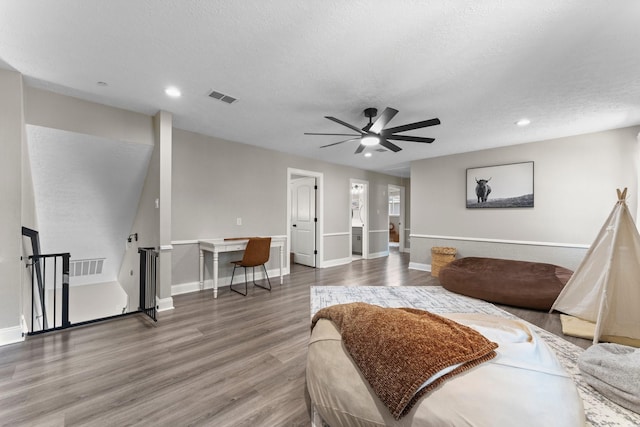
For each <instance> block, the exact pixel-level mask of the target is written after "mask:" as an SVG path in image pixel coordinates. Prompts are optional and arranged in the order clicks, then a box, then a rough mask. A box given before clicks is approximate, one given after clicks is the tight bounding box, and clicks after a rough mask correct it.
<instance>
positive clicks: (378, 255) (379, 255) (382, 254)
mask: <svg viewBox="0 0 640 427" xmlns="http://www.w3.org/2000/svg"><path fill="white" fill-rule="evenodd" d="M386 256H389V250H388V249H387V250H386V251H382V252H375V253H372V254H369V258H367V259H374V258H383V257H386Z"/></svg>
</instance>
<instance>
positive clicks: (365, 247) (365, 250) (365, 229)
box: [348, 178, 371, 262]
mask: <svg viewBox="0 0 640 427" xmlns="http://www.w3.org/2000/svg"><path fill="white" fill-rule="evenodd" d="M353 184H359V185H362V186H363V191H362V194H363V196H364V197H363V204H364V208H365V213H366V218H364V225H363V226H362V259H369V218H370V217H371V214H370V212H369V181H365V180H362V179H357V178H351V179H350V180H349V216H348V218H349V261H350V262H353V253H352V248H353V231H352V226H351V188H352V187H353Z"/></svg>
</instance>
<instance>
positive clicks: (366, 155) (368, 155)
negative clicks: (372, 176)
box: [364, 153, 373, 157]
mask: <svg viewBox="0 0 640 427" xmlns="http://www.w3.org/2000/svg"><path fill="white" fill-rule="evenodd" d="M364 156H365V157H371V156H373V154H371V153H364Z"/></svg>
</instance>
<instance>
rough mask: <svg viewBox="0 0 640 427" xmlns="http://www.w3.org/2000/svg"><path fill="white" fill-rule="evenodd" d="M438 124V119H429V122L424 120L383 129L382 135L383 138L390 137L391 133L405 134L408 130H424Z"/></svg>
mask: <svg viewBox="0 0 640 427" xmlns="http://www.w3.org/2000/svg"><path fill="white" fill-rule="evenodd" d="M439 124H440V119H437V118H436V119H429V120H424V121H422V122H415V123H409V124H408V125H402V126H397V127H394V128H389V129H384V131H383V132H382V133H384V134H385V136H388V135H391V134H392V133H398V132H406V131H408V130H413V129H420V128H426V127H428V126H435V125H439Z"/></svg>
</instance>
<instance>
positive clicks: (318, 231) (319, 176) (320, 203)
mask: <svg viewBox="0 0 640 427" xmlns="http://www.w3.org/2000/svg"><path fill="white" fill-rule="evenodd" d="M294 175H299V176H304V177H309V178H315V179H316V186H317V187H318V189H317V191H316V192H315V193H316V218H318V222H317V223H316V227H315V235H316V238H315V241H316V251H317V252H318V253H317V254H316V268H322V266H323V260H324V256H323V254H324V239H323V238H322V236H323V235H324V218H323V215H322V212H324V208H323V207H324V196H323V193H322V189H323V188H324V174H323V173H322V172H314V171H308V170H303V169H296V168H287V215H286V216H287V252H286V258H287V261H286V265H288V266H289V271H291V265H290V254H291V180H292V179H293V178H292V177H293V176H294Z"/></svg>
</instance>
